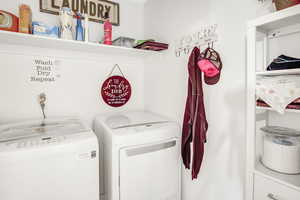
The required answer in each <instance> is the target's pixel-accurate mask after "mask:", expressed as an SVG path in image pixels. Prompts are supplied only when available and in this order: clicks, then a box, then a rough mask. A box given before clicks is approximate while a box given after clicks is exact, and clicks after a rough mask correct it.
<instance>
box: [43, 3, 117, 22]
mask: <svg viewBox="0 0 300 200" xmlns="http://www.w3.org/2000/svg"><path fill="white" fill-rule="evenodd" d="M61 7H68V8H71V9H72V10H73V11H74V12H80V13H81V14H87V15H88V17H89V20H90V21H93V22H100V23H103V22H104V21H105V13H107V12H108V14H109V17H110V22H111V23H112V24H113V25H115V26H119V25H120V5H119V3H116V2H112V1H108V0H40V12H44V13H48V14H53V15H59V11H60V8H61Z"/></svg>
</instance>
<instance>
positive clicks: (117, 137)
mask: <svg viewBox="0 0 300 200" xmlns="http://www.w3.org/2000/svg"><path fill="white" fill-rule="evenodd" d="M94 125H95V133H96V135H97V136H98V141H101V142H103V144H102V143H100V146H102V145H103V148H104V178H105V179H104V180H105V184H104V186H105V199H106V200H180V199H181V197H180V196H181V184H180V182H181V172H180V170H181V167H180V166H181V162H180V140H179V135H180V128H179V126H178V124H177V123H175V122H171V121H169V120H167V119H165V118H162V117H160V116H157V115H154V114H152V113H147V112H128V113H123V114H116V115H103V116H98V117H97V118H96V120H95V123H94ZM100 149H101V148H100ZM100 177H101V175H100Z"/></svg>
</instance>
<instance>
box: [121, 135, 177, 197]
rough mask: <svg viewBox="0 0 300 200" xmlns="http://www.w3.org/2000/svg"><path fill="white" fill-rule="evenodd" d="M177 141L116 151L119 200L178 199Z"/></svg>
mask: <svg viewBox="0 0 300 200" xmlns="http://www.w3.org/2000/svg"><path fill="white" fill-rule="evenodd" d="M179 146H180V145H179V144H178V139H172V140H167V141H161V142H158V143H155V144H146V145H142V146H134V147H128V148H123V149H121V150H120V180H119V181H120V183H119V184H120V200H141V199H143V200H179V199H180V166H181V164H180V148H179Z"/></svg>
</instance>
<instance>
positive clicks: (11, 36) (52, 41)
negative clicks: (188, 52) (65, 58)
mask: <svg viewBox="0 0 300 200" xmlns="http://www.w3.org/2000/svg"><path fill="white" fill-rule="evenodd" d="M0 44H3V45H4V44H6V45H20V46H30V47H39V48H47V49H54V50H65V51H79V52H83V53H94V54H98V53H99V54H110V55H129V56H148V55H155V54H158V53H160V52H156V51H149V50H142V49H134V48H126V47H119V46H112V45H103V44H97V43H92V42H82V41H75V40H63V39H58V38H51V37H43V36H37V35H30V34H23V33H15V32H9V31H1V30H0Z"/></svg>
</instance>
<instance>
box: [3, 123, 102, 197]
mask: <svg viewBox="0 0 300 200" xmlns="http://www.w3.org/2000/svg"><path fill="white" fill-rule="evenodd" d="M98 154H99V150H98V141H97V137H96V135H95V134H94V133H93V131H92V130H91V129H90V128H89V127H88V126H87V125H85V124H84V123H82V122H81V121H80V120H78V119H71V118H63V119H49V120H46V121H42V122H41V121H29V122H22V123H16V124H8V125H2V126H0V199H1V200H20V199H22V200H41V199H43V200H66V199H70V200H83V199H84V200H99V160H98V159H99V156H98Z"/></svg>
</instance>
